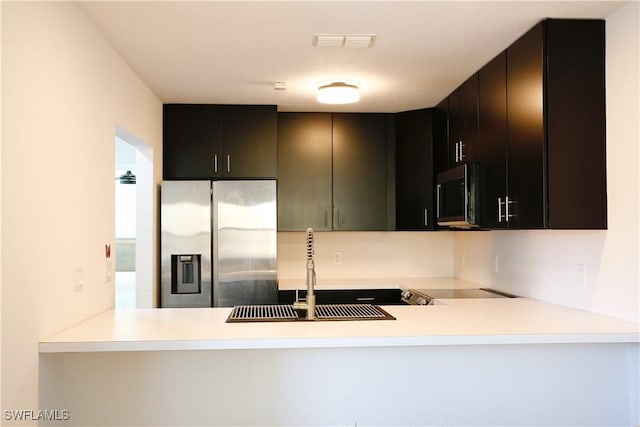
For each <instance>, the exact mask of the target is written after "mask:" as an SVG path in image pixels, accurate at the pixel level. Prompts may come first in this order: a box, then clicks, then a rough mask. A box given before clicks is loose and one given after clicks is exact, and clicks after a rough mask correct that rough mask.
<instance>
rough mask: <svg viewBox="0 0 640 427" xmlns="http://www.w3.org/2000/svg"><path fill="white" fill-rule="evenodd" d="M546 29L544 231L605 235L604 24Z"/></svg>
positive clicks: (559, 24) (556, 24)
mask: <svg viewBox="0 0 640 427" xmlns="http://www.w3.org/2000/svg"><path fill="white" fill-rule="evenodd" d="M546 28H547V54H546V58H547V64H546V69H547V79H546V85H547V97H546V104H545V105H546V107H547V110H546V117H547V126H546V129H547V159H548V182H549V184H548V192H549V193H548V202H549V207H548V212H549V217H548V227H549V228H556V229H563V228H584V229H588V228H593V229H606V228H607V171H606V126H605V123H606V120H605V22H604V21H602V20H556V19H550V20H547V21H546Z"/></svg>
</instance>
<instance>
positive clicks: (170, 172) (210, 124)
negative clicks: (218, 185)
mask: <svg viewBox="0 0 640 427" xmlns="http://www.w3.org/2000/svg"><path fill="white" fill-rule="evenodd" d="M162 127H163V129H162V130H163V148H162V165H163V171H162V173H163V177H164V179H210V178H212V177H216V176H221V173H222V169H221V167H222V164H221V161H222V158H221V156H222V106H219V105H186V104H185V105H182V104H180V105H178V104H165V105H164V107H163V120H162Z"/></svg>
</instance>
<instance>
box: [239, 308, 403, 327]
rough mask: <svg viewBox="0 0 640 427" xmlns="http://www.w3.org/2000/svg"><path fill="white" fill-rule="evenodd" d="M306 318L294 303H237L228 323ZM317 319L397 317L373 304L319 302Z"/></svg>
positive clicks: (284, 320) (302, 319) (299, 319)
mask: <svg viewBox="0 0 640 427" xmlns="http://www.w3.org/2000/svg"><path fill="white" fill-rule="evenodd" d="M306 320H307V319H306V318H305V316H304V311H301V312H300V311H298V310H294V308H293V306H292V305H237V306H235V307H234V308H233V310H232V311H231V314H230V315H229V317H228V318H227V323H234V322H286V321H306ZM315 320H395V317H393V316H392V315H390V314H389V313H387V312H386V311H385V310H383V309H382V308H380V307H378V306H376V305H371V304H318V305H316V319H315Z"/></svg>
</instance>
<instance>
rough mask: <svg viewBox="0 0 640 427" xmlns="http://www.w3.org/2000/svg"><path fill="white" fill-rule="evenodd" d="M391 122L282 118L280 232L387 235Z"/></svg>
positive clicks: (351, 116)
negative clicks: (376, 232) (384, 232)
mask: <svg viewBox="0 0 640 427" xmlns="http://www.w3.org/2000/svg"><path fill="white" fill-rule="evenodd" d="M392 124H393V120H392V116H391V115H388V114H369V113H362V114H359V113H279V114H278V230H280V231H298V230H305V229H306V228H307V227H312V228H313V229H314V230H350V231H371V230H387V229H389V225H388V222H389V221H388V216H389V215H388V211H389V198H390V197H389V191H388V187H389V179H390V178H389V173H388V170H389V168H388V162H389V156H388V150H389V145H390V143H391V142H390V141H389V140H390V137H389V133H390V131H391V130H392V129H393V126H392Z"/></svg>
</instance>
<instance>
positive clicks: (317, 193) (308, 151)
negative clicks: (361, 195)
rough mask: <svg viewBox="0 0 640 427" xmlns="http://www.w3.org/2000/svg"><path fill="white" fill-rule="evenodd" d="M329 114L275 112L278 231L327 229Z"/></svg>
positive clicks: (329, 205) (329, 202)
mask: <svg viewBox="0 0 640 427" xmlns="http://www.w3.org/2000/svg"><path fill="white" fill-rule="evenodd" d="M331 128H332V118H331V113H279V114H278V230H280V231H303V230H306V229H307V228H308V227H312V228H313V229H314V230H331V227H332V222H333V219H332V203H333V201H332V184H331V180H332V168H331V163H332V151H333V150H332V129H331Z"/></svg>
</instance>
